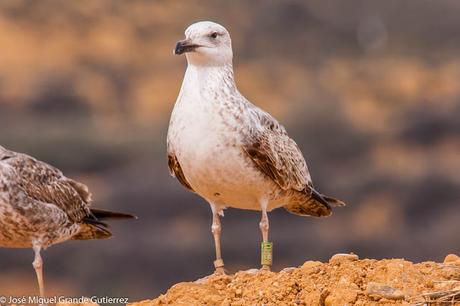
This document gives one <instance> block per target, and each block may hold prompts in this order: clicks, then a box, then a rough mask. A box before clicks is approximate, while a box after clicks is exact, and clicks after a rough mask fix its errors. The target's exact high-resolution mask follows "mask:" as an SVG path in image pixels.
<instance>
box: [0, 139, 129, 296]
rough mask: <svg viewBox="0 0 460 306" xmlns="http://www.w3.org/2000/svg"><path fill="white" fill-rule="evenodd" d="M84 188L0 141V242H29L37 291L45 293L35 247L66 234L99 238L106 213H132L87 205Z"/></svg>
mask: <svg viewBox="0 0 460 306" xmlns="http://www.w3.org/2000/svg"><path fill="white" fill-rule="evenodd" d="M90 205H91V194H90V193H89V191H88V188H87V187H86V186H85V185H83V184H81V183H79V182H77V181H74V180H72V179H69V178H67V177H65V176H64V175H63V174H62V172H61V171H59V170H58V169H56V168H54V167H52V166H50V165H48V164H46V163H44V162H41V161H38V160H36V159H34V158H32V157H30V156H28V155H25V154H21V153H17V152H13V151H10V150H7V149H5V148H3V147H2V146H0V225H1V226H0V247H6V248H33V250H34V252H35V260H34V261H33V266H34V268H35V272H36V274H37V280H38V285H39V289H40V296H41V297H44V296H45V285H44V281H43V270H42V267H43V263H42V259H41V256H40V251H41V250H42V249H46V248H47V247H49V246H50V245H52V244H56V243H60V242H63V241H66V240H69V239H74V240H88V239H105V238H109V237H110V236H111V235H112V234H111V233H110V231H109V229H108V225H107V224H106V223H104V222H103V221H104V220H106V219H131V218H135V217H134V216H132V215H128V214H123V213H118V212H111V211H105V210H99V209H92V208H90Z"/></svg>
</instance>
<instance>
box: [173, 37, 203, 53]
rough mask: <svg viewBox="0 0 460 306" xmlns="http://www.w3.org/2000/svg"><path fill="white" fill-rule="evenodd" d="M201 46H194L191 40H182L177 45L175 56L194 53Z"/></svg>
mask: <svg viewBox="0 0 460 306" xmlns="http://www.w3.org/2000/svg"><path fill="white" fill-rule="evenodd" d="M198 47H199V45H196V44H193V43H192V41H191V40H190V39H184V40H180V41H178V42H177V44H176V48H175V49H174V54H176V55H180V54H183V53H187V52H193V51H195V49H196V48H198Z"/></svg>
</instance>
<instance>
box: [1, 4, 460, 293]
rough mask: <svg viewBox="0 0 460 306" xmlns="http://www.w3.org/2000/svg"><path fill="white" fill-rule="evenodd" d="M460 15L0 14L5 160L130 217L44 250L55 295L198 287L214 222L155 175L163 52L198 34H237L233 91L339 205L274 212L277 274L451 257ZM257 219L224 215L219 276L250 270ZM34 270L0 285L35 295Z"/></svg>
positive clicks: (277, 7)
mask: <svg viewBox="0 0 460 306" xmlns="http://www.w3.org/2000/svg"><path fill="white" fill-rule="evenodd" d="M458 16H460V3H459V2H457V1H428V0H411V1H407V0H406V1H396V0H391V1H358V0H352V1H336V0H327V1H324V0H323V1H320V0H317V1H294V0H290V1H102V0H101V1H89V0H88V1H25V0H24V1H2V2H0V50H1V55H0V144H1V145H4V146H6V147H9V148H11V149H15V150H19V151H24V152H27V153H29V154H32V155H34V156H36V157H38V158H41V159H44V160H46V161H48V162H49V163H51V164H54V165H56V166H58V167H60V168H61V169H63V170H64V171H65V172H66V174H68V175H71V176H73V177H75V178H77V179H80V180H82V181H83V182H85V183H87V184H88V185H89V186H90V188H91V190H92V191H93V193H94V198H95V205H97V206H101V207H105V208H114V209H120V210H125V211H129V212H133V213H135V214H137V215H138V216H139V217H140V218H139V220H138V221H136V222H131V223H128V222H126V223H120V224H119V225H116V226H115V227H114V229H113V230H114V232H115V238H114V239H112V240H109V241H96V242H71V243H67V244H63V245H59V246H55V247H53V248H51V249H50V250H49V251H47V252H45V253H44V257H45V272H46V278H47V279H48V280H50V283H52V284H56V286H55V287H53V288H50V289H51V292H66V293H69V294H70V293H73V294H84V295H88V296H90V295H92V294H99V295H102V294H117V295H128V296H130V297H132V298H144V297H151V296H153V295H155V294H156V293H158V292H159V291H161V290H164V289H165V288H168V287H169V286H170V285H171V284H173V283H176V282H178V281H181V280H190V279H193V278H198V277H201V276H203V275H205V274H208V273H210V272H211V268H212V259H213V252H214V248H213V241H212V238H211V234H210V220H211V219H210V211H209V208H208V207H207V205H206V204H205V202H204V201H203V200H201V199H199V198H198V197H196V196H195V195H192V194H190V193H187V192H186V191H184V190H183V188H182V187H181V186H180V184H178V183H177V182H175V181H174V179H172V178H169V174H168V170H167V167H166V162H165V137H166V129H167V125H168V117H169V113H170V111H171V109H172V107H173V103H174V101H175V97H176V95H177V93H178V91H179V87H180V83H181V81H182V76H183V72H184V68H185V59H184V58H181V57H176V56H173V55H172V48H173V46H174V44H175V41H176V40H179V39H181V38H182V37H183V31H184V29H185V28H186V27H187V26H188V25H189V24H190V23H192V22H195V21H198V20H205V19H210V20H214V21H217V22H219V23H222V24H224V25H225V26H226V27H227V28H228V29H229V30H230V32H231V34H232V37H233V45H234V54H235V69H236V77H237V82H238V84H239V87H240V90H241V91H242V92H243V93H244V94H245V95H246V96H247V97H248V98H250V99H251V100H252V101H253V102H255V103H256V104H258V105H260V106H262V107H263V108H265V109H267V110H268V111H270V112H271V113H272V114H274V115H275V116H277V117H278V118H279V119H280V121H281V122H282V123H284V125H285V126H286V127H287V129H288V131H289V132H290V134H291V135H292V136H293V137H294V138H295V139H296V141H297V142H298V144H299V145H300V147H301V148H302V150H303V152H304V154H305V156H306V158H307V161H308V163H309V166H310V170H311V172H312V175H313V180H314V183H315V185H316V187H318V189H319V190H321V191H323V192H324V193H327V194H330V195H333V196H337V197H339V198H341V199H343V200H345V201H346V202H347V203H348V204H349V205H348V206H347V207H346V208H343V209H338V210H336V211H335V214H334V215H333V216H332V217H331V218H328V219H313V218H311V219H309V218H300V217H295V216H292V215H288V214H287V213H286V212H284V211H282V210H278V211H275V212H273V213H271V214H270V220H271V237H272V240H273V241H274V242H275V269H276V268H281V267H284V266H292V265H297V264H300V263H301V262H302V261H303V260H305V258H306V257H307V258H311V259H326V258H328V257H329V255H330V254H333V253H337V252H347V251H353V252H356V253H358V254H359V255H360V256H361V257H377V258H382V257H406V258H408V259H411V260H422V259H425V260H426V259H437V260H440V259H442V256H443V255H444V254H446V253H449V252H457V253H459V252H460V246H459V244H458V233H459V232H460V223H459V222H458V220H459V219H460V210H459V204H460V203H459V202H460V188H459V187H460V175H459V173H460V120H459V118H460V57H459V54H460V19H459V18H458ZM258 221H259V215H258V214H257V213H255V212H241V211H233V210H229V211H227V212H226V217H225V218H224V220H223V252H224V258H225V260H226V264H227V265H228V268H229V270H230V271H233V270H235V269H240V268H249V267H256V266H257V265H258V261H259V258H258V256H259V253H258V250H259V240H260V234H259V229H258V225H257V224H258ZM31 261H32V252H31V251H30V250H6V249H1V250H0V271H2V276H1V277H0V279H3V278H4V273H6V274H7V281H4V280H2V282H8V283H9V284H11V281H10V280H15V279H16V280H17V282H18V283H20V284H21V285H18V286H21V287H23V288H29V287H32V286H33V284H34V283H35V279H34V277H35V276H34V274H33V270H32V268H31V265H30V264H31ZM192 262H193V264H190V263H192ZM61 280H65V285H63V286H62V289H60V287H59V285H57V284H59V283H64V282H62V281H61ZM0 284H1V282H0ZM18 286H15V287H14V288H16V289H11V290H16V291H14V292H15V294H17V290H18V289H17V288H18ZM53 286H54V285H53ZM2 288H6V287H3V286H2ZM5 290H7V289H5ZM8 290H10V289H8ZM11 292H13V291H11Z"/></svg>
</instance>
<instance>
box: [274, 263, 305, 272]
mask: <svg viewBox="0 0 460 306" xmlns="http://www.w3.org/2000/svg"><path fill="white" fill-rule="evenodd" d="M307 262H308V261H307ZM295 269H296V268H294V267H287V268H284V269H283V270H281V271H280V273H290V272H292V271H294V270H295Z"/></svg>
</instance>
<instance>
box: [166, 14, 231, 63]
mask: <svg viewBox="0 0 460 306" xmlns="http://www.w3.org/2000/svg"><path fill="white" fill-rule="evenodd" d="M184 53H185V55H186V56H187V61H188V62H189V64H193V65H204V66H219V65H226V64H231V62H232V58H233V53H232V40H231V39H230V34H229V33H228V31H227V29H225V28H224V27H223V26H221V25H220V24H217V23H215V22H211V21H200V22H197V23H194V24H192V25H191V26H189V27H188V28H187V30H185V39H184V40H181V41H178V42H177V44H176V48H175V49H174V54H178V55H180V54H184Z"/></svg>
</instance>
